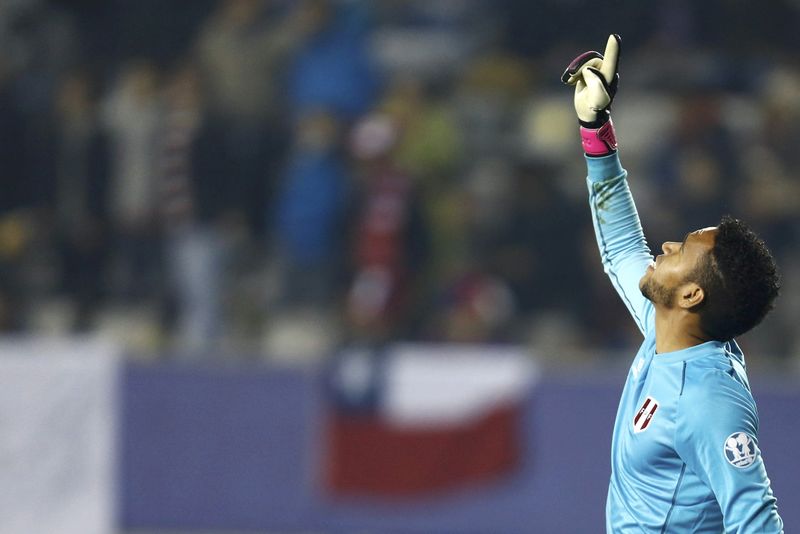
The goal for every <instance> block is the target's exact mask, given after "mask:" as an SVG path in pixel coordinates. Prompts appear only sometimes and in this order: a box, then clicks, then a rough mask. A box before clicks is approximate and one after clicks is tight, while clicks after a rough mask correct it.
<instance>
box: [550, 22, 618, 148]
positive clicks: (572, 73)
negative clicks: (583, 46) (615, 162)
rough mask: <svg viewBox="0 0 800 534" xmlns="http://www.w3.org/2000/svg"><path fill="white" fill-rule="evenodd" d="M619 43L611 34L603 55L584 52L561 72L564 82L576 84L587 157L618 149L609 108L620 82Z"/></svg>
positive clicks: (577, 109) (577, 103) (579, 119)
mask: <svg viewBox="0 0 800 534" xmlns="http://www.w3.org/2000/svg"><path fill="white" fill-rule="evenodd" d="M619 44H620V37H619V35H616V34H613V35H610V36H609V37H608V42H607V43H606V49H605V52H603V54H600V53H599V52H594V51H590V52H584V53H583V54H581V55H579V56H578V57H576V58H575V59H573V60H572V62H571V63H570V64H569V66H568V67H567V69H566V70H565V71H564V74H562V75H561V81H562V82H564V83H565V84H567V85H572V86H575V112H576V113H577V114H578V122H579V123H580V132H581V142H582V144H583V151H584V152H586V155H588V156H594V157H600V156H607V155H609V154H611V153H613V152H616V150H617V136H616V134H615V133H614V123H613V122H612V121H611V113H610V110H611V103H612V102H613V101H614V96H615V95H616V94H617V86H618V85H619V73H618V72H617V66H618V63H619Z"/></svg>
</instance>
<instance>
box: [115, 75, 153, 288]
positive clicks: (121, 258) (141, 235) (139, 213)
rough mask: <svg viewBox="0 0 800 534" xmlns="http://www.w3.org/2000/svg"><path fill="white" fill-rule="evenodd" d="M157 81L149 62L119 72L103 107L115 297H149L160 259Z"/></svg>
mask: <svg viewBox="0 0 800 534" xmlns="http://www.w3.org/2000/svg"><path fill="white" fill-rule="evenodd" d="M159 106H160V103H159V99H158V75H157V72H156V68H155V66H154V65H153V64H152V63H149V62H147V61H134V62H130V63H127V64H126V65H124V66H123V68H122V70H121V72H120V75H119V77H118V79H117V82H116V85H115V87H114V88H113V89H112V92H111V94H110V95H109V96H108V99H107V101H106V103H105V110H104V111H105V124H106V127H107V128H108V131H109V135H110V137H111V153H112V159H111V183H110V184H109V199H108V201H109V210H110V211H109V213H111V226H112V229H113V245H112V247H113V249H114V250H113V254H114V261H115V263H116V264H115V266H114V268H115V272H114V273H113V274H114V280H113V282H114V285H115V288H116V291H117V292H118V293H119V294H121V295H123V296H127V297H133V298H138V299H141V298H144V297H152V296H153V295H154V294H155V292H156V290H157V273H158V267H159V261H158V258H159V255H158V253H157V251H158V247H159V242H158V233H157V230H158V226H157V224H156V221H157V218H156V216H157V209H156V208H157V205H158V203H157V202H156V200H157V190H156V156H157V141H158V140H157V133H158V121H159V113H160V108H159Z"/></svg>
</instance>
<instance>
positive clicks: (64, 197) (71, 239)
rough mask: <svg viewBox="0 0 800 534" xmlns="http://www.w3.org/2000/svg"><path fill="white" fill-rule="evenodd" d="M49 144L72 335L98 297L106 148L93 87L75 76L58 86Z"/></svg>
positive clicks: (84, 323)
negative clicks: (72, 307) (70, 302)
mask: <svg viewBox="0 0 800 534" xmlns="http://www.w3.org/2000/svg"><path fill="white" fill-rule="evenodd" d="M53 125H54V129H53V132H52V138H51V142H50V143H49V146H48V147H47V149H46V150H48V151H49V154H46V155H44V156H45V157H44V158H43V159H44V160H45V161H47V162H48V163H49V164H50V165H51V168H50V169H48V173H47V175H48V177H49V178H50V180H51V183H50V195H49V197H50V198H49V201H50V211H51V213H52V222H53V232H54V236H53V237H54V238H55V242H56V247H57V251H58V257H59V259H60V265H59V287H60V289H61V290H62V291H63V292H64V293H65V294H66V295H68V296H69V297H70V298H71V299H72V300H73V302H74V303H75V305H76V310H75V311H76V313H75V322H74V324H73V327H74V328H75V329H77V330H81V331H83V330H86V329H87V328H89V327H90V326H91V321H92V318H93V315H94V313H95V311H96V308H97V306H98V304H99V302H100V297H101V296H102V295H103V290H104V281H105V274H106V272H105V270H106V250H107V241H108V235H107V223H108V207H107V205H106V201H107V186H108V179H109V146H108V139H107V136H106V134H105V132H104V131H103V128H102V125H101V122H100V117H99V111H98V106H97V100H96V95H95V92H94V86H93V84H92V81H91V79H90V78H89V76H88V74H86V73H85V72H82V71H75V72H73V73H71V74H70V75H68V76H67V77H66V78H65V79H64V80H63V81H62V83H61V85H60V88H59V91H58V95H57V99H56V102H55V120H54V121H53Z"/></svg>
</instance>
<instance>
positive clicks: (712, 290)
mask: <svg viewBox="0 0 800 534" xmlns="http://www.w3.org/2000/svg"><path fill="white" fill-rule="evenodd" d="M696 279H697V282H698V284H699V285H700V287H702V288H703V291H704V292H705V299H704V300H703V303H702V304H701V305H700V306H699V307H698V308H697V312H698V313H699V314H700V328H702V330H703V332H705V333H706V335H708V336H709V337H711V338H712V339H715V340H717V341H728V340H731V339H733V338H734V337H736V336H740V335H742V334H744V333H745V332H747V331H749V330H750V329H752V328H753V327H755V326H756V325H757V324H759V323H760V322H761V321H762V320H763V319H764V317H766V315H767V313H769V311H770V310H771V309H772V307H773V304H774V301H775V298H776V297H777V296H778V292H779V290H780V277H779V276H778V269H777V266H776V265H775V260H774V259H773V257H772V254H771V253H770V251H769V249H768V248H767V246H766V244H765V243H764V241H762V240H761V239H760V238H759V237H758V236H757V235H756V234H755V233H754V232H753V231H752V230H751V229H750V228H749V227H748V226H747V225H746V224H745V223H743V222H742V221H740V220H739V219H735V218H733V217H731V216H729V215H726V216H724V217H723V218H722V221H721V222H720V223H719V226H718V227H717V235H716V238H715V240H714V247H713V249H712V250H711V251H710V252H709V253H708V254H707V255H706V256H705V257H704V258H703V260H702V261H701V262H700V265H699V266H698V270H697V273H696Z"/></svg>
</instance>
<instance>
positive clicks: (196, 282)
mask: <svg viewBox="0 0 800 534" xmlns="http://www.w3.org/2000/svg"><path fill="white" fill-rule="evenodd" d="M200 83H201V82H200V78H199V75H198V73H197V70H196V69H195V68H194V67H193V66H192V65H189V64H186V65H180V66H179V67H178V68H177V69H176V70H175V71H174V72H173V73H172V74H171V75H170V78H169V80H168V81H167V84H166V87H165V94H164V107H163V111H162V114H161V124H160V127H159V134H160V135H159V152H158V158H159V159H158V177H159V179H160V184H159V193H160V202H159V206H160V210H161V213H160V215H161V221H162V223H163V231H164V238H165V253H164V257H165V262H166V267H167V281H168V285H169V290H168V294H169V296H171V297H174V299H175V304H176V307H177V317H178V321H177V331H176V336H175V341H176V346H177V347H178V349H179V351H180V353H181V354H187V355H189V354H191V355H197V354H198V353H199V352H200V351H204V352H207V351H213V350H215V349H218V348H219V341H220V338H221V334H222V332H223V327H224V317H223V313H222V300H223V298H222V292H223V289H224V287H225V273H226V265H227V256H228V251H229V249H230V246H231V245H230V243H231V241H232V235H235V233H236V231H235V228H236V226H237V222H238V223H241V220H242V219H243V218H242V217H241V216H237V213H236V209H237V207H236V206H235V205H233V204H232V202H231V200H232V199H231V196H230V188H229V187H228V185H229V184H228V180H229V177H228V175H227V173H226V169H227V168H228V167H227V165H226V154H225V143H224V137H223V134H222V131H221V128H220V127H219V125H218V124H216V123H215V122H214V121H213V119H212V117H211V116H210V115H209V114H208V112H207V110H206V108H205V102H204V99H203V93H202V87H201V85H200Z"/></svg>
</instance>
